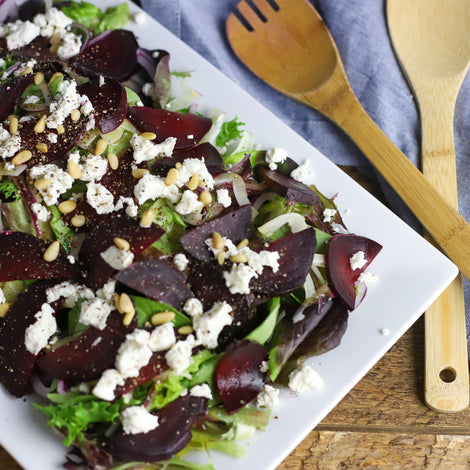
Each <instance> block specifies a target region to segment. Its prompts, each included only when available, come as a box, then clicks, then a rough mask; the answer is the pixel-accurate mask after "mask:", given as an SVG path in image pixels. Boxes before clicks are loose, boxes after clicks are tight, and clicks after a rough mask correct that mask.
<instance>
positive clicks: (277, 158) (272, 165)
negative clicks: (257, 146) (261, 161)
mask: <svg viewBox="0 0 470 470" xmlns="http://www.w3.org/2000/svg"><path fill="white" fill-rule="evenodd" d="M287 155H288V153H287V150H284V149H283V148H279V147H275V148H272V149H269V150H268V151H267V152H266V157H265V161H266V163H267V164H268V165H269V169H270V170H275V169H276V168H277V164H278V163H283V162H285V160H286V158H287Z"/></svg>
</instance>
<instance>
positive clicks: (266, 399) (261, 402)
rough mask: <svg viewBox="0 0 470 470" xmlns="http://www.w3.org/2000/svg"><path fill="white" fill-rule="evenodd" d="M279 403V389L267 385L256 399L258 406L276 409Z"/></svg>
mask: <svg viewBox="0 0 470 470" xmlns="http://www.w3.org/2000/svg"><path fill="white" fill-rule="evenodd" d="M278 403H279V389H278V388H276V387H273V386H272V385H268V384H265V385H264V387H263V389H262V390H261V392H260V393H259V394H258V396H257V397H256V406H267V407H268V408H274V407H275V406H276V405H277V404H278Z"/></svg>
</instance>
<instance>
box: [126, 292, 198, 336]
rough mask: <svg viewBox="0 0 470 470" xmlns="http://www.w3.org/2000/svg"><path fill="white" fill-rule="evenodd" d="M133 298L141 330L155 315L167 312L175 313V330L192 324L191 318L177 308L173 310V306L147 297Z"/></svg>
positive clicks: (135, 296)
mask: <svg viewBox="0 0 470 470" xmlns="http://www.w3.org/2000/svg"><path fill="white" fill-rule="evenodd" d="M131 297H132V300H133V301H134V305H135V311H136V313H137V320H138V322H137V326H138V327H139V328H142V327H143V326H144V325H145V324H146V323H147V322H149V321H150V318H151V317H152V315H153V314H155V313H158V312H165V311H166V310H169V311H171V312H174V313H175V318H174V319H173V325H174V327H175V328H179V327H180V326H184V325H190V324H191V319H190V318H188V317H187V316H186V315H185V314H184V313H181V312H180V311H178V310H176V308H173V307H172V306H171V305H168V304H164V303H162V302H157V301H156V300H151V299H147V298H145V297H140V296H138V295H132V296H131Z"/></svg>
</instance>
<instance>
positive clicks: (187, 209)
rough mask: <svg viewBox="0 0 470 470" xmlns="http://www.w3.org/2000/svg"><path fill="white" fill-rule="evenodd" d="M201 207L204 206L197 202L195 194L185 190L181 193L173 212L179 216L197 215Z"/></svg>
mask: <svg viewBox="0 0 470 470" xmlns="http://www.w3.org/2000/svg"><path fill="white" fill-rule="evenodd" d="M203 207H204V204H203V203H202V202H201V201H199V199H198V196H197V194H196V193H195V192H194V191H190V190H189V189H187V190H186V191H184V192H183V194H182V196H181V199H180V202H179V203H178V204H177V205H176V206H175V210H176V212H178V213H179V214H181V215H187V214H194V213H199V212H201V211H202V209H203Z"/></svg>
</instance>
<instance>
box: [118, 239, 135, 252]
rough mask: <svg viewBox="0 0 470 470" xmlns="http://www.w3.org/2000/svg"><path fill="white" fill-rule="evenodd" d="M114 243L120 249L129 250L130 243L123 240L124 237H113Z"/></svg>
mask: <svg viewBox="0 0 470 470" xmlns="http://www.w3.org/2000/svg"><path fill="white" fill-rule="evenodd" d="M114 244H115V245H116V246H117V247H118V248H119V249H120V250H126V251H127V250H129V249H130V247H131V245H130V244H129V242H128V241H127V240H124V238H119V237H114Z"/></svg>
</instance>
